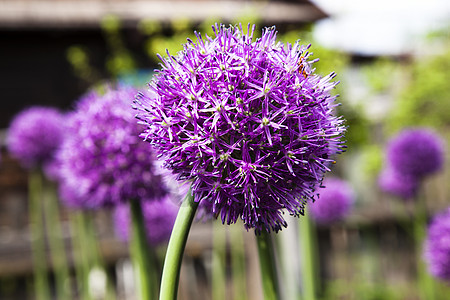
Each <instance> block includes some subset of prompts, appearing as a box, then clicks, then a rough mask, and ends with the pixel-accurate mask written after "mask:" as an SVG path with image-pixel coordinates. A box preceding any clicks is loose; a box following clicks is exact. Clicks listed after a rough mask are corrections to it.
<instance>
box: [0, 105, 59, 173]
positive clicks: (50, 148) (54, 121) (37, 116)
mask: <svg viewBox="0 0 450 300" xmlns="http://www.w3.org/2000/svg"><path fill="white" fill-rule="evenodd" d="M64 124H65V119H64V115H63V114H62V113H61V112H60V111H59V110H57V109H55V108H51V107H42V106H34V107H30V108H28V109H25V110H23V111H21V112H20V113H18V114H17V115H16V116H15V117H14V119H13V120H12V122H11V124H10V126H9V129H8V135H7V138H6V143H7V146H8V149H9V152H10V153H11V154H12V156H14V157H15V158H17V159H18V160H19V161H20V163H21V164H22V165H23V166H24V167H26V168H32V167H37V166H43V165H45V164H46V163H48V162H50V161H52V160H53V158H54V154H55V151H56V149H57V148H58V147H59V146H60V144H61V143H62V141H63V139H64V134H65V132H64V130H65V129H64V128H65V126H64Z"/></svg>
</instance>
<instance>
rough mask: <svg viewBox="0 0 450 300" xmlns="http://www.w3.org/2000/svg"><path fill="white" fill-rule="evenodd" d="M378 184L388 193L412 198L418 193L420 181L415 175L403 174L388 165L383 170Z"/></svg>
mask: <svg viewBox="0 0 450 300" xmlns="http://www.w3.org/2000/svg"><path fill="white" fill-rule="evenodd" d="M378 185H379V186H380V188H381V189H382V190H383V191H385V192H387V193H390V194H393V195H395V196H397V197H400V198H403V199H411V198H412V197H414V196H415V195H416V193H417V188H418V181H417V179H416V178H415V177H412V176H407V175H403V174H401V173H399V172H397V171H395V170H393V169H392V168H391V167H387V168H384V169H383V170H382V171H381V173H380V175H379V177H378Z"/></svg>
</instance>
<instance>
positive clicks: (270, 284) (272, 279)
mask: <svg viewBox="0 0 450 300" xmlns="http://www.w3.org/2000/svg"><path fill="white" fill-rule="evenodd" d="M256 241H257V244H258V254H259V265H260V268H261V279H262V286H263V291H264V299H265V300H279V299H280V289H279V286H278V274H277V268H276V263H275V251H274V248H273V246H274V245H273V243H272V239H271V237H270V234H269V233H267V232H265V231H263V232H261V234H259V235H258V236H257V237H256Z"/></svg>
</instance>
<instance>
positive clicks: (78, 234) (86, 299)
mask: <svg viewBox="0 0 450 300" xmlns="http://www.w3.org/2000/svg"><path fill="white" fill-rule="evenodd" d="M85 218H86V216H85V215H84V213H83V212H81V211H76V212H73V214H72V215H71V222H72V228H73V229H74V233H73V234H72V236H73V242H74V244H75V249H74V265H75V272H76V275H77V284H78V288H79V290H80V294H81V298H80V299H83V300H90V299H92V297H91V294H90V292H89V272H90V270H91V263H90V260H89V254H88V252H89V250H87V248H89V239H88V238H87V237H86V226H85V223H86V222H85Z"/></svg>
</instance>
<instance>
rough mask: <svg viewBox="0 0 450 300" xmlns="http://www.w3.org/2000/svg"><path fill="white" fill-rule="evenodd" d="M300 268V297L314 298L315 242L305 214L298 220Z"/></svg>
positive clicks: (308, 219)
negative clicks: (301, 295)
mask: <svg viewBox="0 0 450 300" xmlns="http://www.w3.org/2000/svg"><path fill="white" fill-rule="evenodd" d="M299 233H300V247H301V254H302V256H301V270H302V294H303V297H302V299H307V300H315V299H317V298H316V292H315V291H316V279H317V278H316V273H315V268H314V267H315V266H314V263H315V257H314V253H316V251H315V243H314V237H313V233H312V224H311V220H310V218H309V216H308V215H307V214H305V216H304V217H302V218H301V219H300V222H299Z"/></svg>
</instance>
